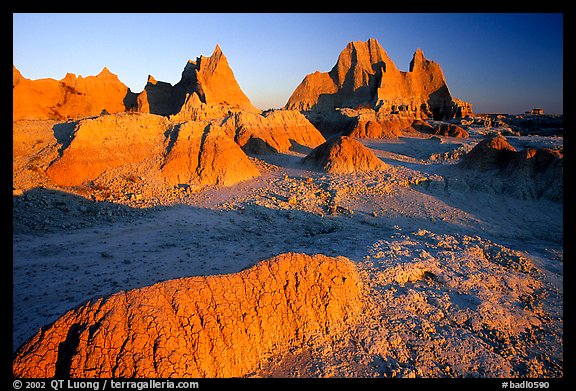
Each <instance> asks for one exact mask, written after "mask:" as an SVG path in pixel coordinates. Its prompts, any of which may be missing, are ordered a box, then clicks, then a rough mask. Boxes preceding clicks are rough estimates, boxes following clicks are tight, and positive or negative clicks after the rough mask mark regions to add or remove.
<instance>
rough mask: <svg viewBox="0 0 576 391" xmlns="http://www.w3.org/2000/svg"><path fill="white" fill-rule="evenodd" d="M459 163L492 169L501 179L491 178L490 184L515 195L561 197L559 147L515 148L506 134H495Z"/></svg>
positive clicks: (561, 176) (561, 157)
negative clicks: (555, 148)
mask: <svg viewBox="0 0 576 391" xmlns="http://www.w3.org/2000/svg"><path fill="white" fill-rule="evenodd" d="M459 165H460V167H461V168H465V169H471V170H476V171H488V170H490V171H491V170H495V171H496V177H497V178H500V179H501V181H500V182H498V181H496V182H494V181H493V183H491V186H495V185H496V187H497V189H498V190H499V191H502V192H505V193H509V194H511V195H513V196H515V197H517V198H522V199H539V198H545V199H549V200H552V201H561V200H562V199H563V198H564V197H563V189H564V186H563V167H564V154H563V152H561V151H559V150H554V149H550V148H540V149H534V148H527V149H524V150H521V151H518V152H517V151H516V149H515V148H514V147H512V146H511V145H510V144H509V143H508V141H507V140H506V138H505V137H502V136H497V137H493V138H488V139H485V140H482V141H481V142H479V143H478V144H477V145H476V146H475V147H474V148H473V149H472V150H471V151H470V152H469V153H468V154H467V155H466V156H464V158H463V159H462V162H461V163H460V164H459Z"/></svg>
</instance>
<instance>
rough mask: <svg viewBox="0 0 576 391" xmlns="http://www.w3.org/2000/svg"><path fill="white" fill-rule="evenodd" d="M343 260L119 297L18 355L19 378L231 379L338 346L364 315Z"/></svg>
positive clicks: (271, 265) (68, 318)
mask: <svg viewBox="0 0 576 391" xmlns="http://www.w3.org/2000/svg"><path fill="white" fill-rule="evenodd" d="M361 297H362V287H361V283H360V278H359V274H358V271H357V269H356V266H355V265H354V263H353V262H351V261H350V260H348V259H346V258H343V257H337V258H331V257H326V256H323V255H315V256H309V255H305V254H298V253H286V254H282V255H278V256H276V257H273V258H271V259H269V260H266V261H263V262H260V263H259V264H257V265H256V266H254V267H252V268H250V269H246V270H243V271H241V272H239V273H235V274H229V275H218V276H208V277H191V278H182V279H176V280H171V281H165V282H161V283H157V284H154V285H152V286H149V287H145V288H141V289H134V290H131V291H128V292H124V291H121V292H119V293H116V294H114V295H112V296H110V297H108V298H99V299H95V300H93V301H89V302H87V303H86V304H84V305H82V306H80V307H77V308H75V309H73V310H70V311H68V312H67V313H66V314H64V315H63V316H62V317H61V318H59V319H58V320H57V321H56V322H55V323H54V324H52V325H51V326H48V327H45V328H43V329H42V330H40V331H39V332H38V333H37V334H36V335H35V336H34V337H33V338H31V339H30V340H29V341H28V342H27V343H26V344H24V345H23V346H22V348H21V349H20V350H19V351H18V352H17V354H16V357H15V359H14V361H13V373H14V376H16V377H54V376H56V377H68V376H71V377H237V376H243V375H246V374H249V373H252V372H254V371H256V370H258V369H259V366H260V364H261V363H262V362H263V360H264V359H265V358H266V357H269V356H271V355H277V354H281V353H282V352H283V351H285V350H287V349H289V348H294V347H298V346H301V345H303V344H305V343H307V342H308V341H311V340H314V341H326V340H328V339H330V338H337V337H338V334H339V332H341V331H343V330H346V329H347V328H348V327H350V325H351V324H353V323H355V322H356V320H357V319H358V315H359V313H360V311H361V310H362V302H363V301H362V299H361Z"/></svg>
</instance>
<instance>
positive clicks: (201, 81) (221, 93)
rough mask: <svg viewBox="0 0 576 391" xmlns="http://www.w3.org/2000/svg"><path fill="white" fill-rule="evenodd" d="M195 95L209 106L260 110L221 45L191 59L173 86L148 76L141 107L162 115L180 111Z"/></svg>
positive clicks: (140, 95)
mask: <svg viewBox="0 0 576 391" xmlns="http://www.w3.org/2000/svg"><path fill="white" fill-rule="evenodd" d="M193 95H195V97H194V99H196V100H197V101H198V103H200V102H201V103H204V104H206V105H209V106H226V107H230V108H237V109H242V110H247V111H253V112H257V111H259V110H258V109H256V108H255V107H254V106H253V105H252V103H251V102H250V100H249V99H248V97H247V96H246V95H245V94H244V92H242V89H241V88H240V86H239V85H238V82H237V81H236V78H235V77H234V73H233V72H232V69H231V68H230V65H229V64H228V60H227V59H226V56H224V53H222V50H221V49H220V46H218V45H216V48H215V49H214V52H213V53H212V55H211V56H210V57H205V56H200V57H198V58H197V59H196V61H192V60H189V61H188V63H187V64H186V66H185V67H184V70H183V71H182V77H181V79H180V81H179V82H178V83H176V84H175V85H174V86H172V85H171V84H169V83H164V82H158V81H156V80H155V79H154V78H153V77H152V76H149V77H148V82H147V83H146V87H144V91H143V92H142V93H141V94H139V95H138V111H140V112H144V113H152V114H160V115H173V114H177V113H178V112H180V110H181V109H182V107H183V106H184V104H185V102H187V100H188V98H189V97H191V96H193Z"/></svg>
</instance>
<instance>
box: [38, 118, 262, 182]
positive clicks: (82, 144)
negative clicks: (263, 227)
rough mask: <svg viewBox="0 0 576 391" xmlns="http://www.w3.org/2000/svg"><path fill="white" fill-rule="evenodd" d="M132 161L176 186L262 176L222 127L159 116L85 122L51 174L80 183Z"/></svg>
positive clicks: (56, 179) (101, 119)
mask: <svg viewBox="0 0 576 391" xmlns="http://www.w3.org/2000/svg"><path fill="white" fill-rule="evenodd" d="M158 162H160V165H159V163H158ZM129 165H133V166H134V168H135V167H138V166H139V167H143V166H145V167H148V169H150V170H153V169H155V170H160V175H162V176H163V178H164V180H165V181H166V182H167V184H170V185H175V184H179V183H196V184H205V185H232V184H235V183H237V182H240V181H242V180H246V179H250V178H253V177H255V176H258V175H259V173H258V170H257V169H256V167H255V166H254V165H253V164H252V163H251V162H250V161H249V160H248V157H247V156H246V155H245V154H244V152H243V151H242V150H241V149H240V147H239V146H238V145H236V144H235V143H234V141H233V140H232V139H230V138H228V137H227V136H226V135H225V134H224V133H223V132H222V131H221V130H219V129H217V127H214V126H208V123H207V122H185V123H182V124H178V125H174V124H171V123H170V122H169V121H168V120H167V119H166V118H165V117H162V116H159V115H153V114H117V115H108V116H102V117H98V118H94V119H86V120H82V121H80V122H79V123H78V125H77V126H76V128H75V130H74V134H73V136H72V140H71V141H70V143H69V145H67V146H65V147H63V149H62V152H61V156H59V157H58V158H57V159H56V160H55V161H54V162H53V163H52V164H51V165H50V167H48V169H47V171H46V173H47V174H48V176H49V177H50V179H51V180H52V181H53V182H54V183H56V184H58V185H60V186H79V185H82V184H86V183H89V182H90V181H93V180H95V179H96V178H98V177H99V176H100V175H101V174H103V173H104V172H106V171H108V170H113V169H115V168H118V167H121V166H129Z"/></svg>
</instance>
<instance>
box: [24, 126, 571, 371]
mask: <svg viewBox="0 0 576 391" xmlns="http://www.w3.org/2000/svg"><path fill="white" fill-rule="evenodd" d="M56 125H57V124H56V123H53V122H49V121H42V122H39V121H36V122H21V123H15V128H14V132H15V134H16V133H18V134H26V135H27V136H26V137H15V140H16V141H15V143H14V152H15V156H14V188H15V190H14V201H13V205H14V209H13V221H14V225H13V226H14V234H13V244H14V250H13V284H14V285H13V292H14V302H13V306H14V311H13V321H14V332H13V344H14V345H13V349H14V350H16V349H17V348H18V347H19V346H20V345H21V344H22V343H23V342H25V341H26V340H27V339H28V338H30V337H32V336H33V335H34V334H35V333H36V332H37V331H38V330H39V329H40V327H42V326H43V325H46V324H49V323H51V322H53V321H55V320H56V319H57V318H58V317H59V316H60V315H62V314H63V313H64V312H65V311H67V310H69V309H71V308H73V307H74V306H77V305H79V304H82V303H84V302H85V301H86V300H88V299H91V298H94V297H100V296H105V295H109V294H112V293H115V292H118V291H121V290H129V289H133V288H136V287H144V286H148V285H151V284H154V283H156V282H158V281H165V280H170V279H175V278H180V277H188V276H195V275H214V274H223V273H232V272H238V271H240V270H243V269H245V268H247V267H249V266H251V265H254V264H255V263H257V262H258V261H259V260H262V259H266V258H269V257H272V256H274V255H277V254H281V253H285V252H301V253H306V254H325V255H328V256H337V255H341V256H345V257H347V258H349V259H351V260H353V261H355V262H356V263H357V265H358V267H359V268H360V270H361V274H362V276H363V280H364V282H365V284H366V286H367V287H368V289H369V290H370V295H369V297H370V306H369V310H368V311H367V312H366V315H365V319H364V320H363V321H362V322H361V323H360V325H359V326H358V327H357V329H354V330H349V333H348V334H347V335H344V336H343V338H342V340H340V341H334V342H333V343H332V344H328V345H327V344H323V345H311V346H310V347H308V348H299V349H295V350H294V351H291V352H289V353H287V354H285V355H282V356H280V357H273V358H272V359H270V360H269V362H267V363H265V364H264V365H263V366H262V369H261V370H260V371H258V372H257V373H254V374H252V376H307V377H308V376H311V377H325V376H362V377H460V376H464V377H508V376H513V377H559V376H562V375H563V361H562V354H563V345H562V330H563V307H562V297H563V291H562V280H563V241H562V240H563V204H562V202H552V201H549V200H543V199H541V200H534V199H518V198H514V197H512V196H510V195H509V194H501V193H498V192H495V191H493V190H492V189H490V188H489V187H487V188H477V186H474V185H472V184H470V183H467V181H466V177H467V174H466V173H465V172H463V170H462V169H460V168H458V167H457V166H456V165H455V163H456V162H457V161H458V159H459V158H460V157H461V156H462V155H463V154H465V153H466V152H467V151H469V150H470V149H471V148H472V147H473V146H474V145H475V144H476V143H477V142H478V141H480V140H481V138H482V136H483V134H485V133H487V132H488V131H490V129H485V128H477V129H476V130H475V131H474V132H471V137H470V138H469V139H456V138H449V137H437V136H435V137H430V136H420V137H419V136H405V137H401V138H399V139H398V140H361V142H362V143H363V144H364V145H365V146H367V147H369V148H370V149H371V150H372V151H373V152H374V153H375V154H376V156H378V157H379V158H381V159H382V160H383V161H384V162H385V163H387V164H389V165H390V166H391V168H390V169H389V170H388V171H385V172H384V173H372V174H370V173H364V174H348V175H328V174H324V173H321V172H314V171H309V170H307V169H305V167H304V166H302V165H301V164H300V159H301V158H302V157H304V156H305V154H304V153H296V152H291V153H286V154H271V155H264V156H258V157H251V160H252V161H253V162H255V163H256V164H257V166H258V168H259V170H260V171H261V172H262V176H261V177H259V178H256V179H253V180H250V181H247V182H243V183H240V184H238V185H235V186H232V187H226V188H217V187H204V188H191V187H187V188H174V187H161V186H160V187H159V186H158V185H157V184H154V183H152V184H150V183H148V182H147V181H146V177H145V173H142V175H141V176H136V177H131V179H130V180H123V181H122V182H121V183H120V181H121V178H123V177H122V175H120V174H122V173H118V172H115V173H114V175H112V174H111V175H110V176H108V177H106V176H104V177H102V178H101V179H99V180H98V181H97V183H96V184H95V185H94V186H93V187H92V188H80V187H79V188H75V189H59V188H57V187H55V186H53V185H51V184H50V183H49V181H48V180H46V178H45V177H43V176H42V170H43V169H44V168H45V167H46V165H47V164H49V162H50V161H51V159H53V158H54V157H55V156H57V154H58V153H59V152H58V149H59V147H61V145H62V143H63V141H62V140H58V137H57V136H58V135H57V132H55V131H53V129H54V128H55V127H56V129H60V128H58V127H57V126H56ZM59 126H63V125H59ZM508 140H509V142H510V143H511V144H512V145H514V146H515V147H516V148H518V149H522V148H525V147H526V146H547V147H558V146H562V143H563V139H562V137H541V136H510V137H508ZM30 145H32V149H31V148H30V147H29V146H30ZM27 146H28V147H27ZM486 175H489V174H486ZM127 194H131V195H130V196H128V195H127Z"/></svg>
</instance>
